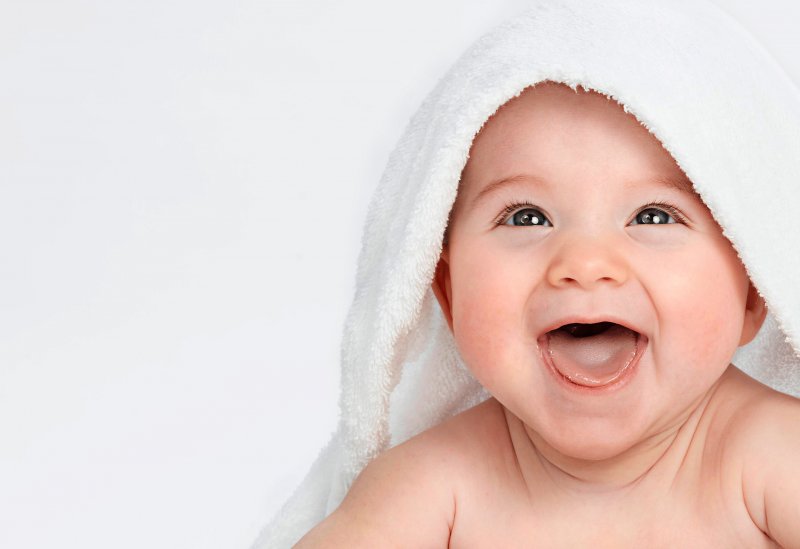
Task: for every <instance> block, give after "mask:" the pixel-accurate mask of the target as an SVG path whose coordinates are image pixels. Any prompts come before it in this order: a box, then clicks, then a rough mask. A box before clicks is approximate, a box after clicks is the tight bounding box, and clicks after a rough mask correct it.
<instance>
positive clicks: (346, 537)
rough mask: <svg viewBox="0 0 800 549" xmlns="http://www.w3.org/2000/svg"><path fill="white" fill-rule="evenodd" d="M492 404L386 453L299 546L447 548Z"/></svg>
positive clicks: (474, 409) (446, 422)
mask: <svg viewBox="0 0 800 549" xmlns="http://www.w3.org/2000/svg"><path fill="white" fill-rule="evenodd" d="M489 407H491V403H489V404H488V405H487V403H483V404H479V405H478V406H475V407H473V408H470V409H469V410H466V411H464V412H462V413H460V414H457V415H456V416H454V417H452V418H450V419H448V420H446V421H444V422H442V423H441V424H439V425H437V426H435V427H433V428H431V429H428V430H427V431H424V432H422V433H420V434H419V435H417V436H415V437H412V438H411V439H409V440H407V441H405V442H403V443H402V444H399V445H397V446H395V447H393V448H390V449H389V450H387V451H385V452H383V453H382V454H380V455H379V456H378V457H376V458H375V459H374V460H372V461H371V462H370V463H369V465H367V466H366V467H365V468H364V470H363V471H362V472H361V473H360V474H359V475H358V477H356V479H355V481H354V482H353V484H352V486H351V487H350V491H349V492H348V493H347V496H346V497H345V499H344V500H343V501H342V503H341V505H340V506H339V507H338V508H337V509H336V510H335V511H334V512H333V513H332V514H331V515H330V516H329V517H328V518H326V519H325V520H324V521H322V522H321V523H320V524H318V525H317V526H316V527H315V528H314V529H313V530H311V531H310V532H309V533H308V534H306V536H305V537H303V539H301V540H300V542H299V543H298V545H296V547H298V548H302V549H308V548H316V547H354V548H357V547H443V548H444V547H447V546H448V544H449V540H450V532H451V530H452V527H453V522H454V518H455V512H456V494H457V492H458V490H459V482H460V481H461V479H463V478H465V475H464V474H463V473H464V472H465V471H466V468H467V464H468V462H469V461H470V454H471V453H472V449H471V447H472V446H473V445H474V443H473V442H472V441H474V440H475V437H476V433H475V428H476V427H477V428H478V429H479V430H480V428H481V425H482V424H483V423H485V422H486V421H487V420H486V419H485V418H486V416H487V413H488V414H489V416H491V413H492V412H491V410H487V408H489Z"/></svg>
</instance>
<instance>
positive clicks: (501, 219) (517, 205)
mask: <svg viewBox="0 0 800 549" xmlns="http://www.w3.org/2000/svg"><path fill="white" fill-rule="evenodd" d="M521 208H534V209H536V210H539V211H541V210H540V209H539V208H538V207H537V206H534V205H533V204H531V203H529V202H525V201H515V202H511V203H509V204H506V207H505V208H504V209H503V211H502V212H500V215H499V216H498V217H497V219H495V224H496V225H503V224H504V223H505V222H506V219H507V218H508V216H509V215H511V214H512V213H515V212H516V211H517V210H518V209H521ZM650 208H657V209H661V210H664V211H665V212H666V213H668V214H669V215H671V216H672V218H673V219H674V220H675V221H676V222H678V223H682V224H684V225H685V224H686V218H685V217H684V216H683V215H682V214H681V212H680V210H679V209H678V207H677V206H675V205H674V204H670V203H669V202H665V201H663V200H662V201H659V202H651V203H649V204H646V205H644V206H642V207H641V208H640V209H639V211H637V212H636V215H639V214H640V213H641V212H643V211H644V210H647V209H650Z"/></svg>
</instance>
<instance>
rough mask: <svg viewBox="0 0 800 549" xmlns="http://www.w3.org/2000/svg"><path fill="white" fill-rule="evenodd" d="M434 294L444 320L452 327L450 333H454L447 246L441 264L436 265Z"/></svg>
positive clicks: (440, 259) (432, 286)
mask: <svg viewBox="0 0 800 549" xmlns="http://www.w3.org/2000/svg"><path fill="white" fill-rule="evenodd" d="M431 288H432V289H433V294H434V295H435V296H436V300H437V301H438V302H439V306H440V307H441V308H442V313H443V314H444V318H445V319H446V320H447V325H448V326H450V332H452V331H453V312H452V309H451V295H452V294H451V291H450V257H449V250H448V249H447V246H445V248H444V249H443V250H442V255H441V256H440V257H439V263H437V264H436V272H435V273H434V275H433V282H432V283H431Z"/></svg>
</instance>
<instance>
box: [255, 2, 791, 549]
mask: <svg viewBox="0 0 800 549" xmlns="http://www.w3.org/2000/svg"><path fill="white" fill-rule="evenodd" d="M544 80H552V81H556V82H562V83H565V84H567V85H569V86H570V87H572V88H575V87H576V86H578V85H580V86H582V87H584V88H587V89H591V90H595V91H597V92H600V93H603V94H605V95H607V96H609V97H611V98H613V99H615V100H616V101H618V102H619V103H620V104H622V105H623V107H624V108H625V110H626V111H627V112H630V113H632V114H633V115H634V116H635V117H636V118H637V119H638V120H639V122H640V123H641V124H643V125H644V126H645V127H646V128H648V129H649V130H650V131H651V132H652V133H653V134H654V135H655V136H656V137H657V138H658V139H659V140H660V141H661V143H662V144H663V145H664V147H665V148H666V150H668V151H669V152H670V153H671V154H672V156H673V157H674V158H675V160H676V161H677V163H678V165H679V166H680V167H681V168H682V169H683V170H684V172H685V173H686V174H687V175H688V177H689V178H690V179H691V180H692V182H693V183H694V185H695V188H696V190H697V191H698V192H699V193H700V195H701V197H702V199H703V200H704V202H705V203H706V205H707V206H708V207H709V209H710V210H711V212H712V213H713V215H714V217H715V218H716V220H717V222H718V223H719V224H720V226H721V227H722V228H723V234H724V235H725V236H726V237H728V239H729V240H730V241H731V242H732V243H733V245H734V247H735V249H736V251H737V252H738V253H739V256H740V258H741V259H742V262H743V263H744V265H745V266H746V268H747V271H748V274H749V275H750V278H751V280H752V282H753V283H754V285H755V286H756V288H757V289H758V290H759V292H760V293H761V295H762V296H763V297H764V298H765V300H766V302H767V305H768V309H769V314H768V317H767V320H766V321H765V323H764V325H763V327H762V329H761V332H760V333H759V335H758V337H757V338H756V339H755V340H754V341H753V342H751V343H750V344H749V345H747V346H746V347H743V348H740V349H739V350H738V351H737V353H736V355H735V357H734V360H733V362H734V364H735V365H736V366H738V367H739V368H740V369H742V370H744V371H745V372H747V373H749V374H750V375H751V376H753V377H755V378H756V379H758V380H760V381H762V382H764V383H766V384H768V385H770V386H772V387H773V388H775V389H777V390H779V391H783V392H786V393H789V394H792V395H794V396H797V395H798V393H800V359H799V358H798V350H800V284H798V283H797V278H798V275H800V253H798V252H799V251H800V231H798V229H797V226H796V223H797V222H796V217H795V215H794V213H795V211H794V206H796V205H798V204H800V181H799V180H800V92H798V89H797V88H796V87H795V85H794V84H793V83H792V82H791V81H790V79H789V78H788V77H787V76H786V74H785V73H784V72H783V70H782V69H781V68H780V67H779V66H778V65H777V63H776V62H775V61H774V60H773V59H772V58H771V57H770V56H769V55H768V53H767V52H766V51H765V50H764V49H763V48H762V46H760V45H759V44H758V43H757V42H756V41H755V40H754V39H753V38H752V37H751V36H750V35H749V34H748V33H747V32H746V31H745V30H744V29H743V28H742V27H741V26H740V25H739V24H738V23H737V22H736V21H735V20H733V19H732V18H731V17H730V16H728V15H727V14H725V13H724V12H722V11H721V10H720V9H719V8H717V7H716V6H714V5H713V4H711V3H708V2H706V1H704V0H674V1H668V0H665V1H657V0H604V1H603V2H586V1H585V0H552V1H540V2H535V3H533V5H532V7H531V9H529V10H528V11H526V12H524V13H522V14H520V15H519V16H517V17H515V18H513V19H511V20H509V21H507V22H506V23H505V24H503V25H501V26H500V27H498V28H497V29H495V30H494V31H492V32H490V33H489V34H487V35H485V36H483V37H482V38H480V39H479V40H478V41H477V42H476V43H475V44H474V45H473V46H472V47H470V48H469V49H468V50H467V51H466V52H465V53H464V54H463V56H462V57H461V58H460V59H459V60H458V61H457V62H456V64H455V65H454V66H453V67H452V68H451V69H450V70H449V71H448V72H447V73H446V74H445V75H444V77H443V78H442V79H441V80H440V81H439V83H438V85H437V86H436V87H435V89H434V90H433V91H432V92H431V93H430V95H429V96H428V97H427V98H426V100H425V101H424V102H423V104H422V105H421V107H420V108H419V110H418V112H417V113H416V114H415V115H414V117H413V118H412V119H411V120H410V123H409V124H408V126H407V128H406V130H405V133H404V135H403V136H402V138H401V139H400V142H399V143H398V144H397V146H396V148H395V150H394V151H393V153H392V154H391V156H390V158H389V163H388V166H387V167H386V170H385V172H384V174H383V176H382V179H381V181H380V184H379V186H378V187H377V189H376V191H375V194H374V196H373V198H372V201H371V203H370V206H369V213H368V217H367V220H366V224H365V227H364V236H363V241H362V249H361V253H360V257H359V262H358V273H357V284H356V292H355V297H354V299H353V302H352V305H351V308H350V311H349V314H348V316H347V320H346V325H345V329H344V337H343V341H342V349H341V396H340V399H339V406H340V417H339V422H338V428H337V430H336V432H335V433H334V434H333V436H332V438H331V440H330V441H329V442H328V444H327V445H326V446H325V447H324V448H323V449H322V451H321V452H320V454H319V456H318V457H317V459H316V461H315V462H314V463H313V465H312V466H311V469H310V471H309V472H308V475H307V476H306V478H305V480H303V481H302V483H301V484H300V486H299V487H298V488H297V489H296V491H295V492H294V494H293V495H292V496H291V497H290V498H289V500H288V501H287V502H286V503H285V504H284V506H283V507H282V509H281V510H280V511H279V513H278V514H277V516H276V517H274V519H273V520H272V521H271V522H270V523H269V524H268V525H267V527H266V528H265V529H264V530H263V531H262V533H261V536H260V537H259V539H258V541H257V542H256V543H255V545H254V547H255V548H258V549H261V548H284V547H290V546H291V545H292V544H294V543H295V542H297V541H298V540H299V539H300V538H301V537H302V536H303V535H304V534H305V533H306V532H307V531H308V530H310V529H311V528H312V527H313V526H315V525H316V524H317V523H319V522H320V521H321V520H323V519H324V518H325V517H326V516H327V515H328V514H329V513H331V512H332V511H333V510H334V509H335V508H336V507H338V505H339V503H340V502H341V501H342V499H343V498H344V496H345V495H346V493H347V490H348V488H349V486H350V484H351V483H352V481H353V480H354V478H355V477H356V476H357V475H358V473H359V472H360V471H361V470H362V469H363V468H364V466H365V465H366V464H367V463H368V462H369V461H370V460H371V459H373V458H374V457H376V456H377V455H378V454H379V453H381V452H382V451H384V450H386V449H387V448H389V447H391V446H394V445H396V444H399V443H401V442H403V441H405V440H406V439H408V438H410V437H412V436H414V435H416V434H417V433H419V432H421V431H423V430H425V429H427V428H429V427H432V426H434V425H436V424H437V423H439V422H441V421H443V420H444V419H446V418H448V417H450V416H452V415H454V414H456V413H458V412H461V411H463V410H465V409H467V408H469V407H471V406H473V405H475V404H478V403H480V402H481V401H483V400H484V399H486V398H487V397H488V396H489V395H488V393H487V392H486V391H485V390H484V389H483V388H482V387H481V386H480V385H479V384H478V383H477V381H475V379H474V378H473V377H472V375H471V374H470V373H469V371H468V370H467V369H466V367H465V366H464V365H463V363H462V361H461V360H460V358H459V355H458V351H457V350H456V347H455V345H454V341H453V338H452V335H451V334H450V332H449V330H448V327H447V324H446V322H445V320H444V317H443V315H442V313H441V311H440V309H439V306H438V303H437V302H436V300H435V297H434V295H433V293H432V290H431V281H432V279H433V275H434V270H435V267H436V263H437V261H438V259H439V254H440V252H441V250H442V238H443V234H444V230H445V227H446V225H447V220H448V214H449V212H450V209H451V206H452V205H453V202H454V199H455V197H456V191H457V187H458V183H459V177H460V174H461V171H462V169H463V168H464V166H465V164H466V161H467V155H468V152H469V149H470V145H471V143H472V140H473V138H474V136H475V135H476V134H477V132H478V131H479V130H480V128H481V126H482V125H483V124H484V122H485V121H486V120H487V119H488V118H489V116H490V115H492V114H493V113H494V112H495V111H496V110H497V109H498V108H499V107H500V106H501V105H503V104H504V103H505V102H506V101H508V100H509V99H512V98H513V97H515V96H517V95H519V94H520V93H521V91H522V90H523V89H525V88H526V87H528V86H531V85H533V84H535V83H537V82H542V81H544Z"/></svg>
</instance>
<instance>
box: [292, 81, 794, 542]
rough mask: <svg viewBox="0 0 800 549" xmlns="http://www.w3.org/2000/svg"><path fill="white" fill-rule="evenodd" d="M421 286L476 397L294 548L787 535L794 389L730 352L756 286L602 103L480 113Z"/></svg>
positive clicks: (617, 111)
mask: <svg viewBox="0 0 800 549" xmlns="http://www.w3.org/2000/svg"><path fill="white" fill-rule="evenodd" d="M433 291H434V293H435V295H436V298H437V299H438V303H439V306H440V307H441V310H442V312H443V313H444V317H445V318H446V320H447V323H448V325H449V327H450V330H451V331H452V334H453V338H454V340H455V342H456V345H457V348H458V351H459V353H460V355H461V357H462V358H463V361H464V364H465V365H466V366H467V367H468V368H469V370H470V371H471V372H472V374H473V375H474V377H475V378H476V379H477V380H478V381H479V382H480V383H481V384H482V385H483V386H484V387H485V388H486V389H487V390H488V391H489V393H490V394H491V395H492V398H489V399H488V400H486V401H485V402H483V403H482V404H480V405H478V406H475V407H473V408H471V409H468V410H467V411H465V412H462V413H461V414H458V415H456V416H454V417H452V418H451V419H449V420H447V421H445V422H444V423H441V424H439V425H437V426H435V427H433V428H431V429H429V430H427V431H425V432H423V433H422V434H420V435H418V436H415V437H413V438H411V439H409V440H407V441H406V442H404V443H402V444H399V445H397V446H395V447H393V448H391V449H389V450H387V451H385V452H383V453H382V454H381V455H379V456H378V457H377V458H376V459H374V460H373V461H372V462H371V463H370V464H369V465H368V466H367V467H366V468H365V469H364V470H363V471H362V472H361V474H360V475H359V476H358V478H357V479H356V480H355V482H354V483H353V485H352V487H351V488H350V491H349V493H348V494H347V496H346V498H345V499H344V501H343V502H342V503H341V505H340V506H339V507H338V509H336V511H334V512H333V513H332V514H331V515H330V516H329V517H328V518H327V519H325V520H324V521H323V522H321V523H320V524H319V525H318V526H317V527H315V528H314V529H313V530H311V531H310V532H309V533H308V534H307V535H306V536H305V537H303V539H302V540H301V541H300V542H299V544H298V545H297V547H300V548H311V547H431V548H433V547H442V548H444V547H453V548H457V547H587V546H592V547H752V548H755V547H775V546H782V547H800V475H798V474H797V472H796V465H795V462H796V457H797V456H798V455H800V401H798V400H797V399H795V398H793V397H791V396H788V395H785V394H782V393H779V392H777V391H775V390H773V389H771V388H769V387H767V386H766V385H763V384H761V383H759V382H757V381H755V380H754V379H752V378H750V377H749V376H747V375H746V374H744V373H743V372H742V371H740V370H739V369H737V368H736V367H735V366H734V365H733V364H731V362H730V360H731V359H732V357H733V355H734V353H735V351H736V350H737V348H738V347H739V346H742V345H745V344H746V343H748V342H750V341H751V340H752V339H753V338H754V337H755V336H756V334H757V333H758V331H759V328H760V327H761V325H762V323H763V321H764V318H765V315H766V307H765V303H764V300H763V299H762V298H761V296H760V295H759V293H758V292H757V291H756V289H755V288H754V286H753V285H752V283H751V282H750V280H749V278H748V275H747V272H746V271H745V268H744V266H743V265H742V263H741V261H740V260H739V258H738V256H737V253H736V251H735V250H734V249H733V247H732V245H731V243H730V242H729V241H728V239H727V238H726V237H725V236H723V234H722V231H721V229H720V227H719V225H718V224H717V222H716V221H715V220H714V218H713V217H712V215H711V213H710V211H709V210H708V208H707V207H706V206H705V204H704V203H703V202H702V200H701V199H700V197H699V195H698V194H697V193H696V192H695V191H694V189H693V186H692V183H691V181H689V180H688V179H687V177H686V176H685V174H684V173H683V171H682V170H681V169H680V167H679V166H678V165H677V164H676V162H675V161H674V159H673V158H672V156H671V155H670V154H669V153H668V152H667V151H666V150H665V149H664V148H663V147H662V145H661V143H660V142H659V141H658V140H657V139H656V138H655V137H654V136H653V135H652V134H650V133H649V132H648V131H647V130H646V129H645V128H644V127H643V126H642V125H640V124H639V123H638V122H637V120H636V119H635V118H634V117H633V116H632V115H631V114H628V113H626V112H625V111H624V110H623V108H622V107H621V106H620V105H619V104H618V103H616V102H615V101H612V100H610V99H608V98H607V97H605V96H603V95H601V94H598V93H595V92H591V91H585V90H582V89H580V88H579V89H578V91H574V90H572V89H570V88H569V87H567V86H565V85H562V84H557V83H552V82H544V83H540V84H537V85H536V86H534V87H529V88H527V89H526V90H525V91H524V92H523V93H522V94H521V95H519V96H518V97H516V98H514V99H512V100H511V101H509V102H508V103H506V104H505V105H503V106H502V107H501V108H500V109H499V110H498V111H497V112H496V113H495V114H494V115H493V116H492V117H491V118H490V119H489V120H488V122H487V123H486V124H485V125H484V126H483V128H482V129H481V131H480V133H479V134H478V135H477V137H476V138H475V140H474V141H473V144H472V148H471V150H470V156H469V160H468V162H467V164H466V167H465V168H464V171H463V173H462V178H461V182H460V187H459V190H458V196H457V199H456V202H455V205H454V206H453V210H452V212H451V216H450V220H449V226H448V229H447V232H446V235H445V243H444V249H443V252H442V254H441V258H440V260H439V263H438V266H437V269H436V275H435V278H434V280H433Z"/></svg>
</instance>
